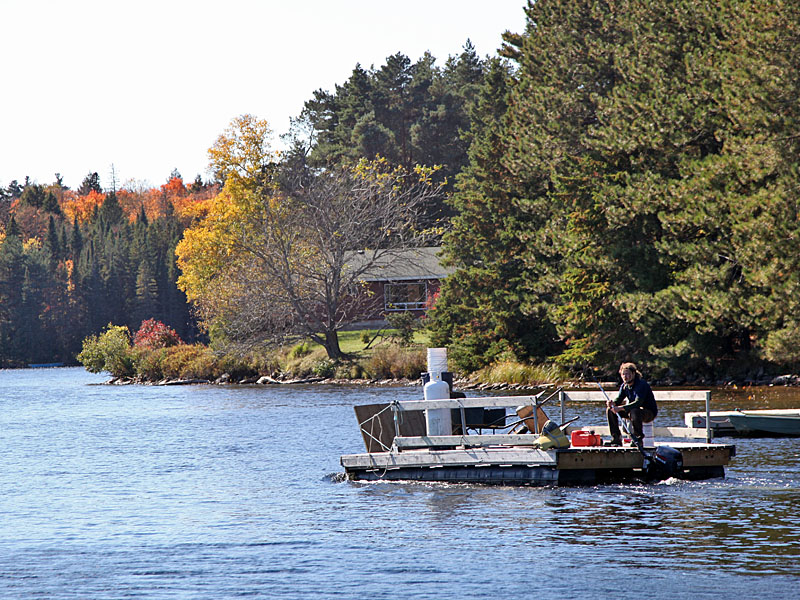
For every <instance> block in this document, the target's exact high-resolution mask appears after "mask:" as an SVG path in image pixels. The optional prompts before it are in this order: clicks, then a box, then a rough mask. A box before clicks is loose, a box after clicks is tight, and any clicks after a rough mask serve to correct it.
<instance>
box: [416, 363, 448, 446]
mask: <svg viewBox="0 0 800 600" xmlns="http://www.w3.org/2000/svg"><path fill="white" fill-rule="evenodd" d="M430 375H431V379H430V381H429V382H428V383H426V384H425V387H424V388H423V394H424V396H425V400H447V399H448V398H450V386H449V385H447V382H446V381H442V374H441V373H431V374H430ZM425 428H426V430H427V433H428V435H453V420H452V419H451V417H450V409H449V408H431V409H427V410H426V411H425Z"/></svg>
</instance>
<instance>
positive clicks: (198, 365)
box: [162, 344, 217, 379]
mask: <svg viewBox="0 0 800 600" xmlns="http://www.w3.org/2000/svg"><path fill="white" fill-rule="evenodd" d="M162 365H163V372H164V377H172V378H178V379H215V378H216V377H217V370H216V369H215V363H214V353H213V352H212V350H211V349H210V348H208V347H206V346H203V345H201V344H191V345H189V344H181V345H180V346H173V347H171V348H167V354H166V356H165V357H164V360H163V362H162Z"/></svg>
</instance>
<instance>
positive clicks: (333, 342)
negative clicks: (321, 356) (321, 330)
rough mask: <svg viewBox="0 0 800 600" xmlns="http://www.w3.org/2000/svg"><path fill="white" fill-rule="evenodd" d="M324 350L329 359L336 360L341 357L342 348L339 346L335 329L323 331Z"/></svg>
mask: <svg viewBox="0 0 800 600" xmlns="http://www.w3.org/2000/svg"><path fill="white" fill-rule="evenodd" d="M325 351H326V352H327V353H328V358H330V359H331V360H338V359H340V358H341V357H342V350H341V348H339V335H338V334H337V332H336V331H326V332H325Z"/></svg>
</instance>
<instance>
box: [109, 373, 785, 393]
mask: <svg viewBox="0 0 800 600" xmlns="http://www.w3.org/2000/svg"><path fill="white" fill-rule="evenodd" d="M106 384H107V385H157V386H168V385H199V384H206V385H302V384H333V385H354V386H378V387H381V386H383V387H400V386H416V385H418V386H421V385H422V380H421V379H332V378H325V377H292V376H290V375H276V376H269V375H258V376H252V377H245V378H242V379H237V378H234V377H231V375H229V374H227V373H226V374H224V375H222V376H221V377H219V378H217V379H215V380H213V381H212V380H208V379H197V378H191V379H162V380H160V381H148V380H144V379H141V378H129V377H115V378H112V379H111V380H109V381H107V382H106ZM554 385H562V386H564V387H566V388H573V389H574V388H583V387H595V386H596V385H597V384H596V383H594V382H586V381H580V380H576V381H562V382H558V383H549V384H545V383H542V384H522V383H486V382H478V381H473V380H470V379H456V380H455V381H454V382H453V387H454V388H455V389H458V390H462V391H468V390H478V391H503V390H507V391H525V390H534V389H540V388H542V387H547V386H554ZM617 385H619V383H618V382H613V381H608V382H603V387H604V388H605V389H613V388H614V387H616V386H617ZM652 385H653V387H676V386H686V387H704V386H714V387H734V386H737V387H749V386H758V387H765V386H767V387H768V386H800V375H794V374H789V375H779V376H777V377H772V378H765V377H762V378H760V379H757V380H750V379H747V380H744V381H737V380H733V379H725V380H708V379H703V378H700V379H697V380H694V381H689V380H678V379H664V380H656V381H654V382H652Z"/></svg>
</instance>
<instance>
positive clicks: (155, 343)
mask: <svg viewBox="0 0 800 600" xmlns="http://www.w3.org/2000/svg"><path fill="white" fill-rule="evenodd" d="M181 343H183V342H182V341H181V338H180V336H179V335H178V334H177V333H176V332H175V330H174V329H172V328H171V327H168V326H166V325H164V323H162V322H161V321H156V320H155V319H148V320H146V321H142V325H141V326H140V327H139V331H137V332H136V335H134V336H133V345H134V346H136V347H141V348H169V347H171V346H177V345H178V344H181Z"/></svg>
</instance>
